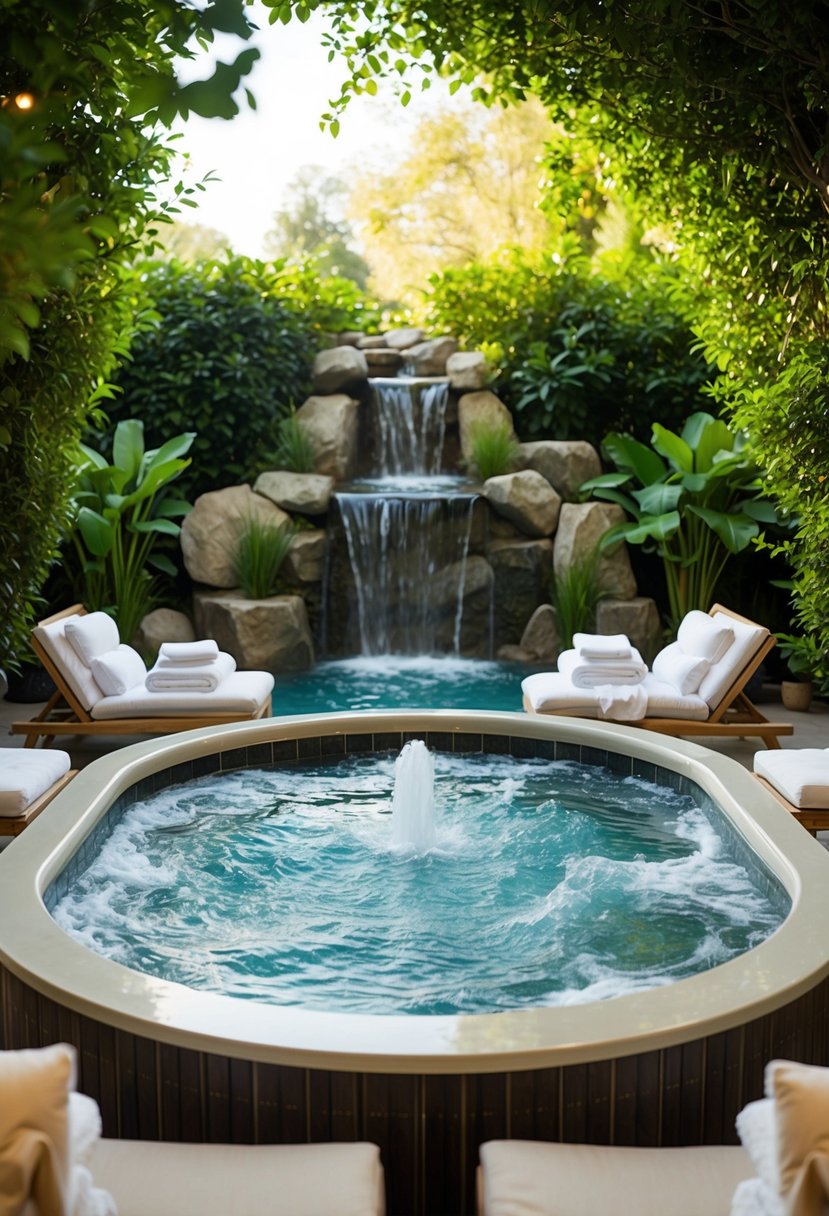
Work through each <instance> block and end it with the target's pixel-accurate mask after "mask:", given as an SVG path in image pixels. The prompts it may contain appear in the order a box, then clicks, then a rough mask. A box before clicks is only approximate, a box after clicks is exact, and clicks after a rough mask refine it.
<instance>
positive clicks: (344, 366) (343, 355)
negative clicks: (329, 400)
mask: <svg viewBox="0 0 829 1216" xmlns="http://www.w3.org/2000/svg"><path fill="white" fill-rule="evenodd" d="M311 376H312V378H313V381H314V392H315V393H337V392H339V391H340V389H341V388H346V387H347V386H348V385H350V384H356V383H357V381H359V380H365V379H366V378H367V377H368V364H367V363H366V357H365V355H364V354H363V352H362V351H361V350H357V348H356V346H333V347H331V348H330V349H329V350H321V351H320V353H319V354H318V355H316V356H315V358H314V365H313V368H312V369H311Z"/></svg>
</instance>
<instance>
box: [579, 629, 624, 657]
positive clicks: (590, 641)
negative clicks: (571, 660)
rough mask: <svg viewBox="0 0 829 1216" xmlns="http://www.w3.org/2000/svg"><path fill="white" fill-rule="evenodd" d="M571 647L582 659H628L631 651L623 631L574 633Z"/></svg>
mask: <svg viewBox="0 0 829 1216" xmlns="http://www.w3.org/2000/svg"><path fill="white" fill-rule="evenodd" d="M573 649H574V650H577V651H578V653H579V656H580V657H581V658H582V659H629V658H630V656H631V653H632V651H633V647H632V646H631V644H630V641H629V639H628V638H626V637H625V635H624V634H623V633H574V634H573Z"/></svg>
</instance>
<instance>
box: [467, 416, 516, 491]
mask: <svg viewBox="0 0 829 1216" xmlns="http://www.w3.org/2000/svg"><path fill="white" fill-rule="evenodd" d="M469 443H470V448H471V453H470V461H469V463H470V465H471V466H472V468H474V469H475V471H476V472H477V474H478V476H479V477H480V479H481V481H486V480H487V478H488V477H500V476H501V474H502V473H509V472H510V470H511V469H513V468H514V467H515V463H516V461H517V459H518V456H519V454H520V452H521V449H520V447H519V446H518V443H517V442H516V439H515V436H514V434H513V431H512V427H511V426H509V425H508V424H507V423H506V422H499V423H495V424H493V423H489V422H485V421H483V420H482V421H480V422H477V423H476V424H475V425H474V426H473V427H472V428H471V429H470V433H469Z"/></svg>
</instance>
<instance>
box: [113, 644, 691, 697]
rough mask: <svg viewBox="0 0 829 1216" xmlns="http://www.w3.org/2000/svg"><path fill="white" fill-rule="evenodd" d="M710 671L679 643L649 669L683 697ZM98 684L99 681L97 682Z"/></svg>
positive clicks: (660, 654)
mask: <svg viewBox="0 0 829 1216" xmlns="http://www.w3.org/2000/svg"><path fill="white" fill-rule="evenodd" d="M710 669H711V664H710V663H709V662H708V660H707V659H701V658H699V657H697V656H696V655H693V654H686V653H685V652H684V651H683V649H682V647H681V646H680V644H679V642H671V643H670V645H668V646H666V647H665V649H664V650H660V652H659V654H658V655H657V656H656V658H655V659H654V661H653V666H652V668H651V670H652V671H653V674H654V675H655V676H656V678H657V680H663V681H664V682H665V683H666V684H670V685H671V687H672V688H675V689H676V691H677V692H679V693H682V695H683V696H687V695H688V694H689V693H693V692H696V691H697V689H698V688H699V686H700V684H701V683H702V681H703V680H704V679H705V677H706V676H707V675H708V672H709V671H710ZM92 670H93V671H94V670H95V668H94V667H93V669H92ZM98 683H99V684H100V683H101V681H100V680H98ZM102 687H103V685H102Z"/></svg>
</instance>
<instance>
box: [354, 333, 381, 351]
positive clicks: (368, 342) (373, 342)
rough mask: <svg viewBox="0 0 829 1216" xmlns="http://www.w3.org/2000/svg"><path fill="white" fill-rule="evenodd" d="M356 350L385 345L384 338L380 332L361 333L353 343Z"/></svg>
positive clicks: (371, 348)
mask: <svg viewBox="0 0 829 1216" xmlns="http://www.w3.org/2000/svg"><path fill="white" fill-rule="evenodd" d="M354 345H355V346H356V347H357V349H358V350H362V351H366V350H373V349H376V348H377V347H381V346H385V345H386V339H385V338H384V337H383V335H382V334H362V335H361V336H360V337H359V338H358V339H357V341H356V342H355V343H354Z"/></svg>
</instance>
